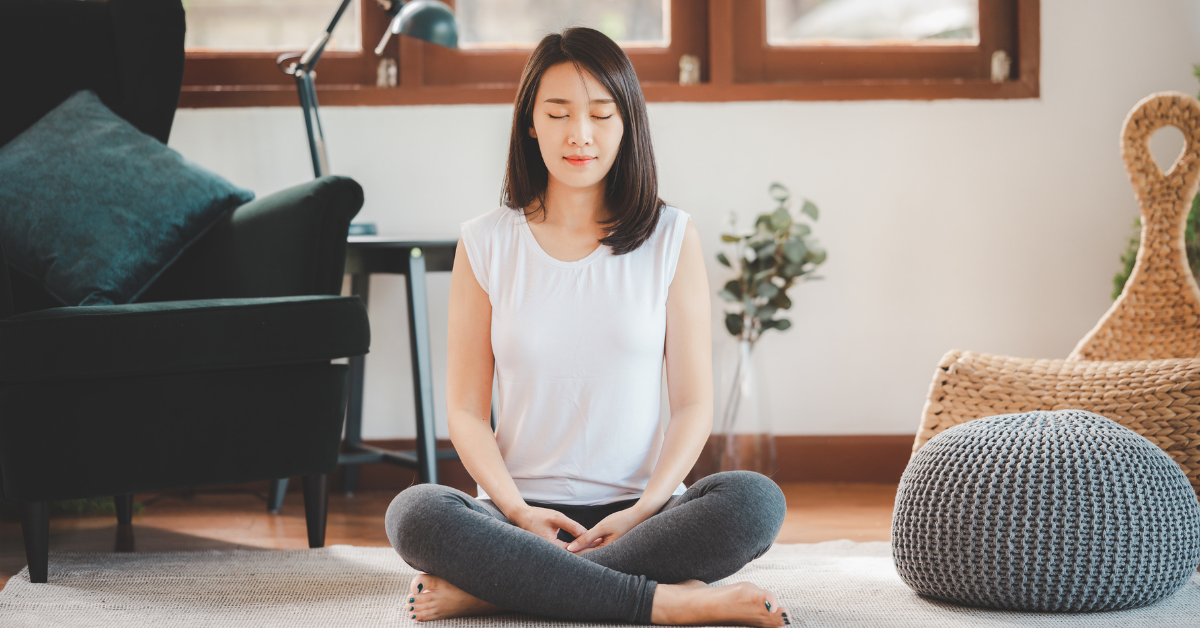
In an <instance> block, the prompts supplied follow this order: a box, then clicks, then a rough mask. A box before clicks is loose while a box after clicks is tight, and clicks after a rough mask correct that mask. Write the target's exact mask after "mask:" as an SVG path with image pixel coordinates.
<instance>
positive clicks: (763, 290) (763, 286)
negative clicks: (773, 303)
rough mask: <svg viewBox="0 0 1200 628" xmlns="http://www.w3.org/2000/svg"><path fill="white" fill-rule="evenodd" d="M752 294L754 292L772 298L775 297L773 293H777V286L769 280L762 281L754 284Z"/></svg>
mask: <svg viewBox="0 0 1200 628" xmlns="http://www.w3.org/2000/svg"><path fill="white" fill-rule="evenodd" d="M754 294H755V296H760V297H766V298H768V299H773V298H775V295H777V294H779V286H777V285H775V284H773V283H771V282H769V281H764V282H762V283H760V284H758V285H757V286H755V288H754Z"/></svg>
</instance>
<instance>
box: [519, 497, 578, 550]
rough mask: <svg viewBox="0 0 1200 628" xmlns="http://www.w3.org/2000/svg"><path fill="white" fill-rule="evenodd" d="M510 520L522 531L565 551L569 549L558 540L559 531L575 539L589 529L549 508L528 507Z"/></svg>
mask: <svg viewBox="0 0 1200 628" xmlns="http://www.w3.org/2000/svg"><path fill="white" fill-rule="evenodd" d="M510 520H511V521H512V522H513V523H515V524H517V527H519V528H521V529H522V530H528V531H530V532H532V533H534V534H536V535H538V536H540V537H542V538H543V539H546V540H547V541H550V542H551V543H553V544H555V545H557V546H559V547H561V548H563V549H566V548H567V544H566V543H565V542H564V541H560V540H558V531H559V530H566V531H567V533H568V534H570V535H571V536H575V537H577V536H580V535H581V534H583V533H584V532H587V528H585V527H583V526H582V525H580V524H579V523H578V522H576V521H574V520H572V519H571V518H570V517H568V516H566V515H564V514H562V513H561V512H558V511H557V510H551V509H549V508H537V507H534V506H526V507H525V508H523V509H521V510H520V511H519V512H518V513H516V516H515V517H513V518H511V519H510Z"/></svg>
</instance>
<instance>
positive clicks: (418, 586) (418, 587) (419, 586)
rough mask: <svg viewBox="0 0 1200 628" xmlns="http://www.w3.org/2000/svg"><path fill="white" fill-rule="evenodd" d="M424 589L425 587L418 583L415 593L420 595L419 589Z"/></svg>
mask: <svg viewBox="0 0 1200 628" xmlns="http://www.w3.org/2000/svg"><path fill="white" fill-rule="evenodd" d="M424 587H425V585H424V584H423V583H420V582H418V583H417V593H420V592H421V589H422V588H424Z"/></svg>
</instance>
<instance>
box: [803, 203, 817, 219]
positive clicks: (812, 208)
mask: <svg viewBox="0 0 1200 628" xmlns="http://www.w3.org/2000/svg"><path fill="white" fill-rule="evenodd" d="M800 213H801V214H804V215H806V216H808V217H809V218H812V219H813V220H816V219H817V215H818V214H819V213H820V211H819V210H818V209H817V206H816V205H813V203H812V201H810V200H808V199H804V205H803V206H801V207H800Z"/></svg>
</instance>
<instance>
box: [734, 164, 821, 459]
mask: <svg viewBox="0 0 1200 628" xmlns="http://www.w3.org/2000/svg"><path fill="white" fill-rule="evenodd" d="M770 194H771V198H772V199H774V200H775V202H776V203H777V205H776V207H775V209H774V210H773V211H771V212H768V213H764V214H760V215H759V216H758V217H757V218H756V219H755V220H754V230H753V231H752V232H750V233H738V232H737V214H736V213H733V212H731V213H730V225H729V230H728V231H727V232H726V233H724V234H722V235H721V241H722V242H724V243H726V244H728V245H732V248H733V250H732V256H728V255H726V254H725V251H722V252H720V253H718V254H717V261H718V262H720V263H721V264H722V265H724V266H726V267H728V268H730V269H731V270H733V271H734V278H733V279H730V280H729V281H727V282H726V283H725V285H724V286H723V287H722V288H721V290H720V291H719V292H718V293H717V295H718V296H720V297H721V298H722V299H723V300H724V301H726V302H727V303H728V304H729V306H730V308H729V309H728V310H727V311H726V312H725V329H726V330H728V331H729V333H730V335H731V336H733V338H734V339H735V340H736V341H737V357H736V363H735V364H734V365H733V368H732V372H733V375H732V377H731V378H730V381H729V382H728V384H729V392H728V395H727V397H726V399H725V403H724V404H723V406H722V409H721V413H720V415H719V417H718V422H717V425H716V428H717V429H716V438H715V443H714V447H715V449H716V451H715V452H714V453H715V459H716V460H715V462H716V470H717V471H729V470H734V469H747V470H751V471H758V472H759V473H762V474H764V475H772V474H774V472H775V439H774V436H773V435H772V433H771V429H770V426H769V425H767V421H766V416H765V413H764V412H763V411H762V408H761V403H762V399H761V395H760V394H759V392H758V380H757V377H756V374H755V372H754V363H753V360H752V359H751V357H752V351H753V349H754V346H755V344H756V343H757V342H758V341H759V339H760V338H762V335H763V334H764V333H766V331H767V330H770V329H775V330H778V331H785V330H787V329H788V328H789V327H791V326H792V322H791V320H789V319H786V318H780V317H779V314H780V313H781V312H782V311H783V310H787V309H789V308H791V307H792V300H791V298H790V297H789V296H788V290H789V289H790V288H792V287H793V286H794V285H796V284H797V283H801V282H804V281H809V280H811V279H817V277H816V276H815V275H814V274H813V273H814V272H815V271H816V269H817V268H818V267H819V266H820V265H821V264H823V263H824V262H825V258H826V253H825V250H824V249H823V248H822V247H821V246H820V245H819V244H818V242H817V240H816V239H815V238H814V237H813V235H812V225H811V224H810V223H813V222H816V220H817V218H818V216H819V212H818V210H817V206H816V205H814V204H813V203H812V202H811V201H808V200H804V201H803V202H802V203H801V204H800V207H799V209H798V210H797V211H795V212H793V211H792V208H791V192H789V191H788V189H787V188H786V187H784V186H783V185H781V184H779V183H772V184H771V187H770Z"/></svg>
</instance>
